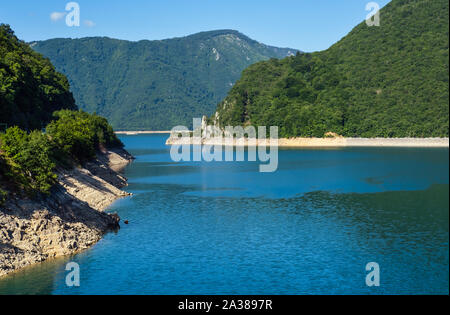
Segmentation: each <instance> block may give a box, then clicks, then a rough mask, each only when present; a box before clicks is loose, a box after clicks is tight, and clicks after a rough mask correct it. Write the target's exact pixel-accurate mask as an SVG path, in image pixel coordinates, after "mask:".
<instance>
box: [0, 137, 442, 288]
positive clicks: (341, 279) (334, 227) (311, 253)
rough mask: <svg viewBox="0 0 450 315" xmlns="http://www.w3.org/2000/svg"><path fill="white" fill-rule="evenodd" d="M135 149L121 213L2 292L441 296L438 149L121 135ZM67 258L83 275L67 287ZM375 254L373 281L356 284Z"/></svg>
mask: <svg viewBox="0 0 450 315" xmlns="http://www.w3.org/2000/svg"><path fill="white" fill-rule="evenodd" d="M121 139H122V141H123V142H124V143H125V145H126V149H127V150H128V151H130V152H131V153H132V154H133V155H135V156H136V157H137V160H136V161H135V162H134V163H133V164H132V165H130V166H129V167H127V168H126V169H125V170H124V174H125V176H126V177H127V178H128V179H129V187H127V188H126V190H127V191H129V192H132V193H133V194H134V195H133V196H132V197H130V198H126V199H122V200H120V201H118V202H116V203H115V204H114V205H112V206H111V207H110V211H111V212H117V213H118V214H119V215H120V217H121V218H122V220H129V222H130V224H129V225H123V224H122V228H121V230H120V231H118V232H117V233H109V234H107V235H106V236H105V238H104V239H103V240H101V241H100V242H99V243H98V244H97V245H95V246H94V247H92V248H91V249H90V250H87V251H85V252H83V253H81V254H78V255H76V256H74V257H66V258H62V259H58V260H54V261H51V262H47V263H43V264H39V265H37V266H33V267H31V268H27V269H25V270H23V271H21V272H18V273H16V274H14V275H12V276H9V277H7V278H5V279H3V280H1V281H0V293H9V294H21V293H31V294H421V293H425V294H448V293H449V289H448V287H449V192H448V189H449V150H448V149H408V148H402V149H400V148H398V149H394V148H348V149H334V150H332V149H317V150H310V149H290V150H281V151H280V152H279V160H280V165H279V169H278V171H277V172H275V173H259V172H258V167H259V163H253V162H227V163H225V162H222V163H219V162H215V163H206V162H183V163H174V162H172V161H171V159H170V155H169V148H168V147H166V146H165V145H164V143H165V140H166V136H164V135H142V136H123V137H121ZM69 261H74V262H77V263H78V264H79V265H80V268H81V286H80V287H78V288H69V287H67V286H66V284H65V277H66V271H65V264H66V263H67V262H69ZM369 262H377V263H378V264H379V265H380V269H381V274H380V276H381V285H380V287H367V286H366V282H365V279H366V274H367V272H366V270H365V266H366V264H367V263H369Z"/></svg>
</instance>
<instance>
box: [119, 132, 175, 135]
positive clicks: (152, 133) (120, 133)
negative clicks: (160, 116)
mask: <svg viewBox="0 0 450 315" xmlns="http://www.w3.org/2000/svg"><path fill="white" fill-rule="evenodd" d="M170 133H171V131H116V132H115V134H116V135H126V136H136V135H157V134H170Z"/></svg>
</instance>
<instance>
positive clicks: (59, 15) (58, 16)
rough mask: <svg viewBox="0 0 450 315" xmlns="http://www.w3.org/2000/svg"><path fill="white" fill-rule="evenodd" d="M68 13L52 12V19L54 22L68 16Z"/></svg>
mask: <svg viewBox="0 0 450 315" xmlns="http://www.w3.org/2000/svg"><path fill="white" fill-rule="evenodd" d="M66 14H67V13H66V12H52V13H51V14H50V20H52V21H53V22H56V21H59V20H62V19H63V18H64V17H65V16H66Z"/></svg>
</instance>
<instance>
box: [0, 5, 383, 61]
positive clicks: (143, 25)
mask: <svg viewBox="0 0 450 315" xmlns="http://www.w3.org/2000/svg"><path fill="white" fill-rule="evenodd" d="M371 1H372V0H120V1H119V0H108V1H107V0H78V1H76V2H78V3H79V5H80V13H81V25H80V27H68V26H66V24H65V18H64V16H63V15H62V14H61V13H63V12H65V6H66V4H67V3H68V2H69V1H66V0H64V1H63V0H45V1H36V0H14V1H1V4H0V23H7V24H10V25H11V26H12V28H13V29H14V30H15V32H16V34H17V35H18V37H19V38H21V39H23V40H25V41H33V40H43V39H49V38H55V37H71V38H79V37H85V36H108V37H113V38H119V39H127V40H133V41H135V40H141V39H150V40H152V39H165V38H172V37H180V36H185V35H189V34H193V33H197V32H200V31H207V30H216V29H235V30H238V31H240V32H242V33H244V34H246V35H248V36H249V37H251V38H253V39H255V40H257V41H259V42H262V43H264V44H268V45H274V46H280V47H290V48H297V49H300V50H303V51H308V52H309V51H317V50H323V49H326V48H328V47H329V46H330V45H332V44H333V43H335V42H336V41H338V40H339V39H341V38H342V37H343V36H345V35H346V34H347V33H348V32H349V31H350V30H351V29H352V28H353V27H354V26H356V25H357V24H358V23H360V22H362V21H364V19H365V18H366V15H367V14H368V13H369V12H368V11H366V10H365V7H366V4H367V3H368V2H371ZM375 2H377V3H378V4H379V5H380V7H383V6H385V5H386V4H387V3H388V2H389V0H376V1H375ZM52 13H60V14H54V15H53V17H54V20H52V19H51V18H50V15H51V14H52ZM58 17H59V18H60V19H59V20H58V19H57V18H58Z"/></svg>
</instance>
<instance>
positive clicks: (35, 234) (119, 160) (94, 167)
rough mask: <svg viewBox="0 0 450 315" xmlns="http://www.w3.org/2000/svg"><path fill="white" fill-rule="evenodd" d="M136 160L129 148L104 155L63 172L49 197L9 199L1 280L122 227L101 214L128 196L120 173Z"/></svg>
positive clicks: (1, 234)
mask: <svg viewBox="0 0 450 315" xmlns="http://www.w3.org/2000/svg"><path fill="white" fill-rule="evenodd" d="M132 160H133V157H132V156H131V155H130V154H129V153H128V152H126V151H125V150H121V149H118V150H111V151H104V152H101V153H99V154H98V155H97V159H96V160H95V161H91V162H89V163H87V164H86V165H84V166H83V168H74V169H72V170H64V169H59V170H58V172H57V173H58V184H56V185H55V187H54V188H53V189H52V192H51V195H50V196H48V197H45V198H41V199H40V200H31V199H23V197H22V198H19V197H14V196H13V197H11V198H9V199H8V200H7V201H6V203H5V204H4V205H2V206H1V207H0V277H2V276H4V275H6V274H9V273H11V272H14V271H16V270H19V269H21V268H24V267H27V266H30V265H32V264H35V263H39V262H43V261H45V260H48V259H51V258H56V257H60V256H65V255H71V254H75V253H77V252H80V251H82V250H85V249H87V248H89V247H90V246H92V245H94V244H95V243H97V242H98V241H99V240H100V239H101V238H102V236H103V235H104V234H105V233H107V232H108V231H111V230H116V229H119V228H120V226H119V221H120V218H119V217H118V216H117V215H115V214H107V213H104V212H103V211H104V210H105V209H106V208H107V207H108V206H109V205H111V204H112V203H113V202H114V201H115V200H117V199H119V198H123V197H126V196H129V195H130V194H129V193H126V192H124V191H122V190H121V188H123V187H125V186H126V185H127V180H126V179H125V178H124V177H123V176H121V175H120V174H119V173H118V172H119V171H120V169H121V168H124V167H125V166H126V165H127V164H129V163H130V162H131V161H132Z"/></svg>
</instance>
